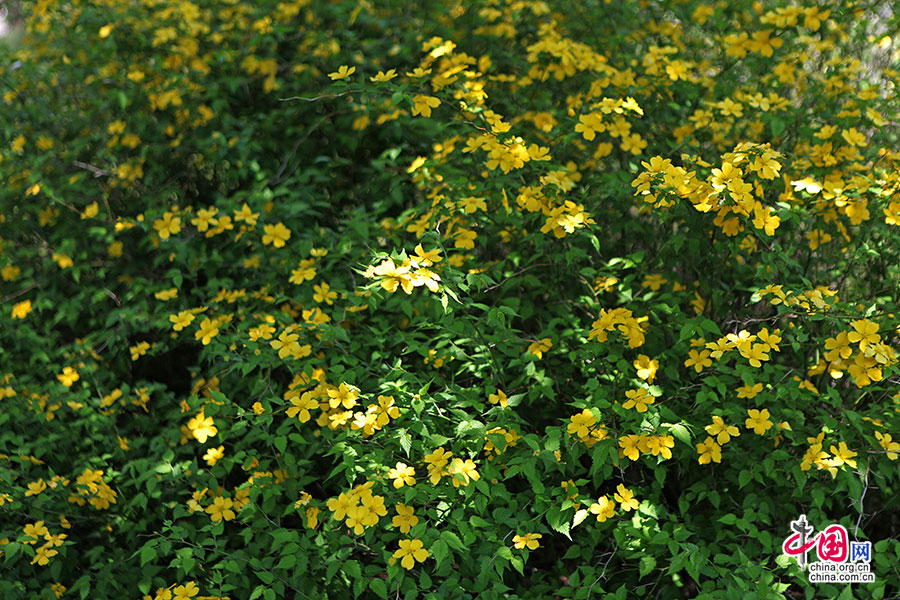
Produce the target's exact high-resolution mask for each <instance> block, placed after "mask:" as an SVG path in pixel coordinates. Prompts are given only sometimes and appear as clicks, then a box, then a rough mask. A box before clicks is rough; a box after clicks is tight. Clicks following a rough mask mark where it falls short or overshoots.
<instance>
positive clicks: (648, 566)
mask: <svg viewBox="0 0 900 600" xmlns="http://www.w3.org/2000/svg"><path fill="white" fill-rule="evenodd" d="M655 568H656V559H655V558H654V557H652V556H650V555H645V556H642V557H641V560H640V562H639V563H638V572H639V573H640V575H641V577H644V576H645V575H647V574H648V573H650V572H651V571H652V570H653V569H655Z"/></svg>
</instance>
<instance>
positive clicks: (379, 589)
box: [369, 577, 388, 598]
mask: <svg viewBox="0 0 900 600" xmlns="http://www.w3.org/2000/svg"><path fill="white" fill-rule="evenodd" d="M369 589H370V590H372V591H373V592H375V594H376V595H377V596H378V597H379V598H387V596H388V592H387V584H386V583H385V582H384V579H381V578H379V577H373V578H372V579H371V580H370V581H369Z"/></svg>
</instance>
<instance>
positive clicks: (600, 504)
mask: <svg viewBox="0 0 900 600" xmlns="http://www.w3.org/2000/svg"><path fill="white" fill-rule="evenodd" d="M590 510H591V513H592V514H595V515H597V522H598V523H602V522H603V521H605V520H607V519H609V518H611V517H612V516H613V515H614V514H615V511H616V505H615V504H614V503H613V502H612V501H610V499H609V498H607V497H606V496H605V495H604V496H601V497H600V498H598V499H597V501H596V502H594V503H593V504H591V507H590Z"/></svg>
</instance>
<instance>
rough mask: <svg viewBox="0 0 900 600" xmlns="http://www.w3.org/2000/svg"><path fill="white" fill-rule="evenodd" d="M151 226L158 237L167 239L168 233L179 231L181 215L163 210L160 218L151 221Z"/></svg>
mask: <svg viewBox="0 0 900 600" xmlns="http://www.w3.org/2000/svg"><path fill="white" fill-rule="evenodd" d="M153 227H154V229H156V231H157V233H158V234H159V237H160V239H163V240H165V239H168V238H169V236H170V235H177V234H178V232H180V231H181V217H177V216H175V215H174V214H173V213H171V212H165V213H163V216H162V218H161V219H156V220H155V221H153Z"/></svg>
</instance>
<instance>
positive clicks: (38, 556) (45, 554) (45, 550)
mask: <svg viewBox="0 0 900 600" xmlns="http://www.w3.org/2000/svg"><path fill="white" fill-rule="evenodd" d="M57 554H59V552H57V551H56V550H53V549H52V546H50V544H44V545H43V546H41V547H40V548H38V549H37V551H36V552H35V554H34V558H32V559H31V564H35V563H37V564H38V566H41V567H43V566H44V565H46V564H47V563H49V562H50V559H51V558H52V557H54V556H56V555H57Z"/></svg>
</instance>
